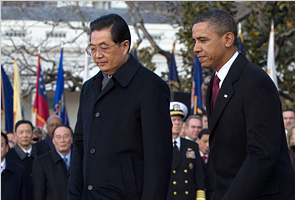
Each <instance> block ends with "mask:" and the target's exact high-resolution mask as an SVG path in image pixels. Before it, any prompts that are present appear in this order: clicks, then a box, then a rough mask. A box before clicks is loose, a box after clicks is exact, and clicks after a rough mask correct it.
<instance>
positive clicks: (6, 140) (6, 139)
mask: <svg viewBox="0 0 295 200" xmlns="http://www.w3.org/2000/svg"><path fill="white" fill-rule="evenodd" d="M1 136H3V137H4V139H5V144H6V145H8V138H7V135H5V134H4V133H3V132H2V131H1Z"/></svg>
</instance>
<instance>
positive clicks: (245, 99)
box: [192, 10, 295, 200]
mask: <svg viewBox="0 0 295 200" xmlns="http://www.w3.org/2000/svg"><path fill="white" fill-rule="evenodd" d="M192 37H193V39H194V40H195V45H194V53H196V54H197V56H198V59H199V61H200V63H201V66H202V68H205V69H212V70H214V71H215V72H214V74H213V76H212V78H211V80H210V82H209V85H208V89H207V95H206V109H207V114H208V119H209V132H210V136H209V145H210V154H211V156H212V161H213V167H214V170H215V175H216V182H215V187H214V190H213V191H214V192H213V197H212V199H213V200H221V199H222V200H230V199H231V200H252V199H260V200H278V199H286V200H287V199H288V200H291V199H295V193H294V188H295V173H294V171H293V169H292V165H291V161H290V157H289V154H288V148H287V142H286V136H285V130H284V123H283V117H282V110H281V102H280V98H279V95H278V91H277V88H276V86H275V85H274V83H273V81H272V80H271V78H270V77H269V76H268V74H267V73H266V72H265V71H264V70H263V69H262V68H261V67H259V66H257V65H256V64H253V63H251V62H249V61H248V60H247V58H246V57H245V55H243V54H242V53H239V52H238V51H237V26H236V23H235V21H234V19H233V17H232V16H231V15H230V14H228V13H226V12H224V11H221V10H211V11H208V12H204V13H203V14H201V15H200V16H198V17H197V18H196V20H195V22H194V25H193V27H192Z"/></svg>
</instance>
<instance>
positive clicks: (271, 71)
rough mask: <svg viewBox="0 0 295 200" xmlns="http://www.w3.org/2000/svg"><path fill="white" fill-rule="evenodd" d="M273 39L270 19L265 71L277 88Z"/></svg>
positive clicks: (272, 26) (272, 25)
mask: <svg viewBox="0 0 295 200" xmlns="http://www.w3.org/2000/svg"><path fill="white" fill-rule="evenodd" d="M274 40H275V33H274V21H273V19H272V20H271V30H270V33H269V42H268V52H267V73H268V75H269V76H270V77H271V79H272V80H273V82H274V84H275V86H276V87H277V89H279V87H278V80H277V75H276V65H275V53H274V48H275V46H274V45H275V44H274Z"/></svg>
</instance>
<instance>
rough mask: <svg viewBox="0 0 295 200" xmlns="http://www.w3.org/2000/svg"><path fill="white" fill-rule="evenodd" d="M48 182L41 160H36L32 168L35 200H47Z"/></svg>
mask: <svg viewBox="0 0 295 200" xmlns="http://www.w3.org/2000/svg"><path fill="white" fill-rule="evenodd" d="M46 185H47V180H46V175H45V172H44V168H43V166H42V164H41V162H40V160H39V159H34V161H33V168H32V187H33V190H32V191H33V192H32V195H33V200H39V199H46V193H47V188H46Z"/></svg>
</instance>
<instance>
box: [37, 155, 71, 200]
mask: <svg viewBox="0 0 295 200" xmlns="http://www.w3.org/2000/svg"><path fill="white" fill-rule="evenodd" d="M68 177H69V171H68V170H67V167H66V165H65V162H64V160H63V159H62V158H61V157H60V155H59V154H58V153H57V152H56V150H55V149H52V150H51V151H49V152H47V153H44V154H42V155H41V156H39V157H37V158H36V159H34V161H33V174H32V186H33V200H40V199H43V200H66V199H67V184H68Z"/></svg>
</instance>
